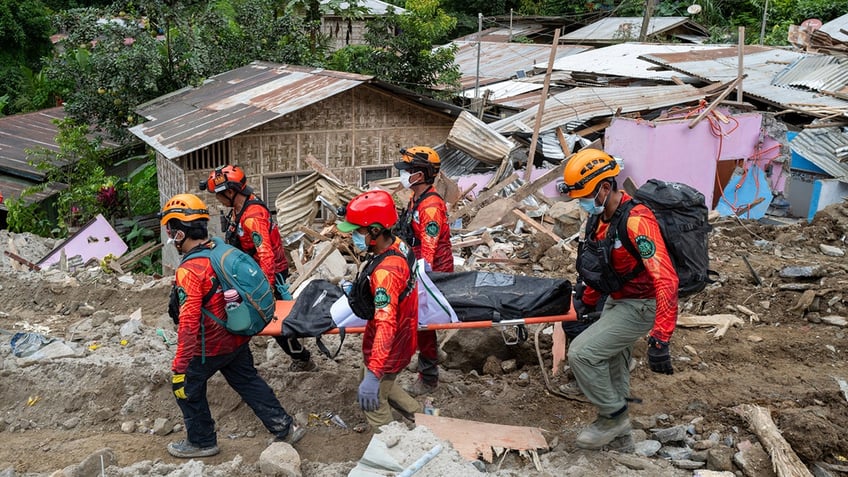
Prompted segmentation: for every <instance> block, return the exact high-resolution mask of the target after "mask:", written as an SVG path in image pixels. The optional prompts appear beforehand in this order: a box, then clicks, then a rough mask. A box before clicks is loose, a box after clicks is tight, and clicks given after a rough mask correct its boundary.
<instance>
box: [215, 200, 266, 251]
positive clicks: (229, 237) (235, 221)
mask: <svg viewBox="0 0 848 477" xmlns="http://www.w3.org/2000/svg"><path fill="white" fill-rule="evenodd" d="M253 204H258V205H260V206H262V208H264V209H265V210H266V211H268V214H269V215H270V214H271V209H269V208H268V206H267V205H266V204H265V202H263V201H262V199H259V198H258V197H257V198H253V199H248V200H247V201H246V202H245V203H244V205H243V206H242V208H241V210H240V211H239V213H238V214H234V217H233V221H232V222H230V226H229V227H227V231H226V232H225V233H224V235H225V237H224V240H225V241H226V242H227V243H232V242H231V240H232V234H233V233H234V232H235V229H237V228H238V226H239V224H240V223H241V216H242V215H244V212H245V211H246V210H247V208H248V207H250V206H251V205H253Z"/></svg>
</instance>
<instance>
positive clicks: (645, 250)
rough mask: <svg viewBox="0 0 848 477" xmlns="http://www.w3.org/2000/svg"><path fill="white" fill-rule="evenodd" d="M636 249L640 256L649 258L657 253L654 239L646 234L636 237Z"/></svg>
mask: <svg viewBox="0 0 848 477" xmlns="http://www.w3.org/2000/svg"><path fill="white" fill-rule="evenodd" d="M636 249H637V250H639V256H641V257H642V258H651V257H653V256H654V254H655V253H657V246H656V245H654V241H653V240H651V239H650V238H648V236H646V235H639V236H637V237H636Z"/></svg>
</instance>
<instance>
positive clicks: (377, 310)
mask: <svg viewBox="0 0 848 477" xmlns="http://www.w3.org/2000/svg"><path fill="white" fill-rule="evenodd" d="M390 248H393V249H394V250H395V251H397V252H398V253H400V254H401V256H397V255H389V256H388V257H386V258H384V259H383V261H382V262H381V263H380V264H379V265H378V266H377V268H375V269H374V271H373V272H372V273H371V293H373V295H374V319H373V320H370V321H368V324H367V325H365V334H364V335H363V337H362V354H363V355H364V358H365V366H366V367H367V368H368V369H369V370H371V372H373V373H374V375H375V376H377V378H382V377H383V375H385V374H386V373H398V372H400V371H401V370H403V368H405V367H406V365H408V364H409V361H410V360H411V358H412V355H413V354H414V353H415V349H416V347H417V346H418V343H417V333H416V331H417V330H418V290H417V287H418V285H415V286H416V289H413V290H412V291H411V292H410V293H409V294H408V295H407V296H406V298H404V299H403V301H400V302H398V298H399V297H400V295H401V294H402V293H403V292H404V290H405V289H406V285H407V282H408V280H409V275H410V273H411V270H410V269H409V265H408V264H407V262H406V259H404V258H403V256H404V255H405V254H406V251H407V250H409V249H408V248H407V245H406V244H405V243H404V242H403V241H402V240H400V239H398V238H396V239H395V242H394V243H393V244H392V245H391V246H390Z"/></svg>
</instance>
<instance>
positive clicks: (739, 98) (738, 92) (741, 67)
mask: <svg viewBox="0 0 848 477" xmlns="http://www.w3.org/2000/svg"><path fill="white" fill-rule="evenodd" d="M744 63H745V27H743V26H741V27H739V73H737V75H736V77H737V78H743V77H744V75H745V67H744ZM736 102H737V103H739V104H742V80H741V79H740V80H739V83H737V84H736Z"/></svg>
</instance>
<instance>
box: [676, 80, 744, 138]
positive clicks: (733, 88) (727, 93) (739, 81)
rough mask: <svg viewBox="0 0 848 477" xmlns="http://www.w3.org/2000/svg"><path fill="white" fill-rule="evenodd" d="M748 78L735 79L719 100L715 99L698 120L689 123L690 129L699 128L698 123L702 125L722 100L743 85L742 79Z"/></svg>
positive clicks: (719, 96)
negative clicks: (702, 121)
mask: <svg viewBox="0 0 848 477" xmlns="http://www.w3.org/2000/svg"><path fill="white" fill-rule="evenodd" d="M746 76H748V75H742V76H737V77H736V79H735V80H733V81H732V82H731V83H730V84H729V85H728V86H727V89H725V90H724V92H723V93H721V94H720V95H718V98H716V99H715V100H714V101H713V102H712V103H710V105H709V106H707V107H706V109H704V110H703V111H701V114H699V115H698V117H697V118H695V119H693V120H691V121H689V129H692V128H694V127H695V126H697V125H698V123H700V122H701V120H703V119H704V118H705V117H707V115H708V114H710V112H712V110H713V109H715V107H716V106H718V104H719V103H720V102H722V100H724V98H726V97H727V96H728V95H730V93H731V92H732V91H735V90H736V86H737V85H739V84H741V83H742V79H743V78H745V77H746Z"/></svg>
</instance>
